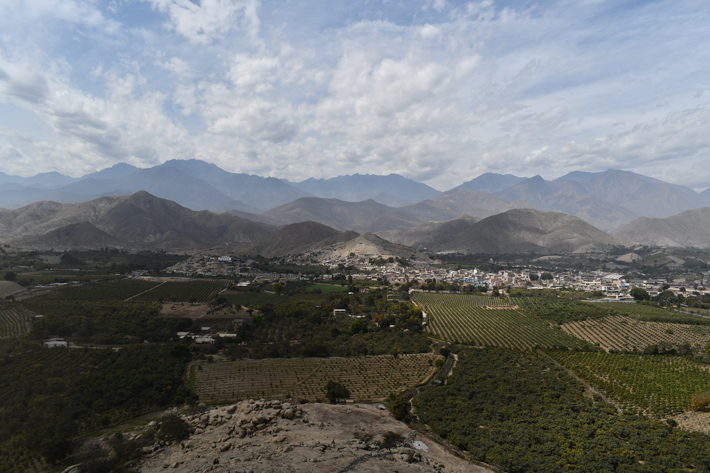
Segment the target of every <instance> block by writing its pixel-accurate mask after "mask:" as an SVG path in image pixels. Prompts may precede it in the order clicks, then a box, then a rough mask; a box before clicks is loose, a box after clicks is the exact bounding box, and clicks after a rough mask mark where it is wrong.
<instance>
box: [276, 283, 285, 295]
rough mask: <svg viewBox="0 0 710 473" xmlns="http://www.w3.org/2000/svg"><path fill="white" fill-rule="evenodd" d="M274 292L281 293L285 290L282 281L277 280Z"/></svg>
mask: <svg viewBox="0 0 710 473" xmlns="http://www.w3.org/2000/svg"><path fill="white" fill-rule="evenodd" d="M273 288H274V292H275V293H276V294H281V292H282V291H283V290H284V285H283V284H281V283H280V282H275V283H274V284H273Z"/></svg>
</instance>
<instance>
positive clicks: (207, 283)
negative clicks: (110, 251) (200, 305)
mask: <svg viewBox="0 0 710 473" xmlns="http://www.w3.org/2000/svg"><path fill="white" fill-rule="evenodd" d="M228 284H229V281H227V280H223V279H195V280H185V281H165V282H163V283H160V284H158V285H157V286H155V287H154V288H152V289H150V290H149V291H147V292H144V293H142V294H139V295H137V296H135V297H133V298H131V300H132V301H144V302H155V301H165V302H207V301H208V300H209V299H210V297H211V296H212V295H213V294H216V293H217V292H218V291H219V290H220V289H222V288H224V287H226V286H227V285H228Z"/></svg>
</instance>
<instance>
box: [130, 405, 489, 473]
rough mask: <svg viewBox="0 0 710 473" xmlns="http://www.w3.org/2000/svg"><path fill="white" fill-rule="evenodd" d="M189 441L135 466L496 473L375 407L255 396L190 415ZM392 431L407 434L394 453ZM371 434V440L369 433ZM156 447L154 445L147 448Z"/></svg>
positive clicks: (158, 450) (149, 472)
mask: <svg viewBox="0 0 710 473" xmlns="http://www.w3.org/2000/svg"><path fill="white" fill-rule="evenodd" d="M184 419H185V420H186V421H188V422H189V423H190V424H191V425H192V426H193V429H194V432H193V433H192V434H191V435H190V438H189V439H188V440H184V441H181V442H177V441H176V442H173V443H171V444H162V445H161V444H158V445H156V446H155V447H153V451H152V452H150V453H147V454H145V455H143V456H142V457H141V458H140V459H139V460H137V462H136V463H135V464H134V468H136V470H138V471H140V472H144V473H155V472H158V471H161V472H162V471H166V470H168V471H175V472H179V473H187V472H190V473H193V472H199V473H204V472H211V471H214V472H224V473H227V472H228V473H238V472H239V473H242V472H244V473H248V472H252V473H265V472H273V473H287V472H288V473H292V472H293V473H297V472H329V473H330V472H342V473H345V472H374V473H377V472H383V473H384V472H398V473H409V472H452V473H453V472H457V473H478V472H486V471H491V470H488V469H486V468H484V467H481V466H478V465H475V464H472V463H470V462H468V461H466V460H463V459H461V458H459V457H457V456H455V455H453V454H452V453H450V452H449V451H447V450H446V449H445V448H443V447H442V446H440V445H439V444H437V443H435V442H433V441H432V440H430V439H429V438H427V437H425V436H422V435H420V434H418V433H417V432H415V431H413V430H411V429H409V428H408V427H407V426H406V425H405V424H403V423H402V422H399V421H397V420H395V419H394V418H393V417H392V415H391V414H390V413H389V412H388V411H386V410H382V409H379V408H378V406H376V405H366V404H347V405H328V404H306V405H295V404H289V403H288V402H279V401H265V400H258V401H257V400H249V401H242V402H239V403H237V404H231V405H226V406H220V407H215V408H213V409H211V410H208V411H205V412H203V413H199V414H195V415H190V416H185V417H184ZM386 432H395V433H398V434H400V435H401V436H402V437H404V438H405V439H406V442H405V445H404V446H400V447H395V448H392V449H391V450H388V449H382V448H379V446H378V445H377V444H376V441H377V440H379V439H381V438H382V436H383V435H384V434H385V433H386ZM368 436H371V437H368ZM147 450H150V449H147Z"/></svg>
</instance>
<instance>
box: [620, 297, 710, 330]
mask: <svg viewBox="0 0 710 473" xmlns="http://www.w3.org/2000/svg"><path fill="white" fill-rule="evenodd" d="M607 305H608V307H609V308H610V309H611V310H612V311H614V312H616V313H619V314H623V315H628V316H630V317H634V318H635V319H637V320H643V321H646V322H666V323H676V324H689V325H710V319H706V318H703V317H698V316H694V315H689V314H683V313H680V312H678V311H676V310H674V309H664V308H661V307H658V306H652V305H646V304H623V303H618V302H611V303H608V304H607Z"/></svg>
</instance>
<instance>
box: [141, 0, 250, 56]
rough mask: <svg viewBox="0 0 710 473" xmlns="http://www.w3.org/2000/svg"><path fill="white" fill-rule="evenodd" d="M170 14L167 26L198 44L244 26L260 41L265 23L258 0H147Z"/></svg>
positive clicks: (205, 42)
mask: <svg viewBox="0 0 710 473" xmlns="http://www.w3.org/2000/svg"><path fill="white" fill-rule="evenodd" d="M143 1H150V3H151V4H152V5H153V7H154V8H157V9H158V10H160V11H161V12H163V13H166V14H167V15H168V18H169V20H170V21H169V22H168V23H166V25H165V26H166V27H167V28H169V29H171V30H175V31H176V32H178V33H179V34H181V35H182V36H184V37H185V38H187V39H188V40H189V41H190V42H192V43H194V44H202V45H205V44H209V43H211V42H212V41H213V40H214V39H216V38H219V37H222V36H223V35H224V34H226V33H228V32H229V31H231V30H233V29H235V28H241V29H243V30H245V31H246V32H247V34H248V35H249V37H250V38H251V39H252V40H253V41H256V40H257V39H258V35H259V29H260V26H261V23H260V21H259V17H258V14H257V10H258V7H259V2H258V0H246V1H239V0H202V1H201V2H199V4H198V3H195V2H191V1H190V0H143Z"/></svg>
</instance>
